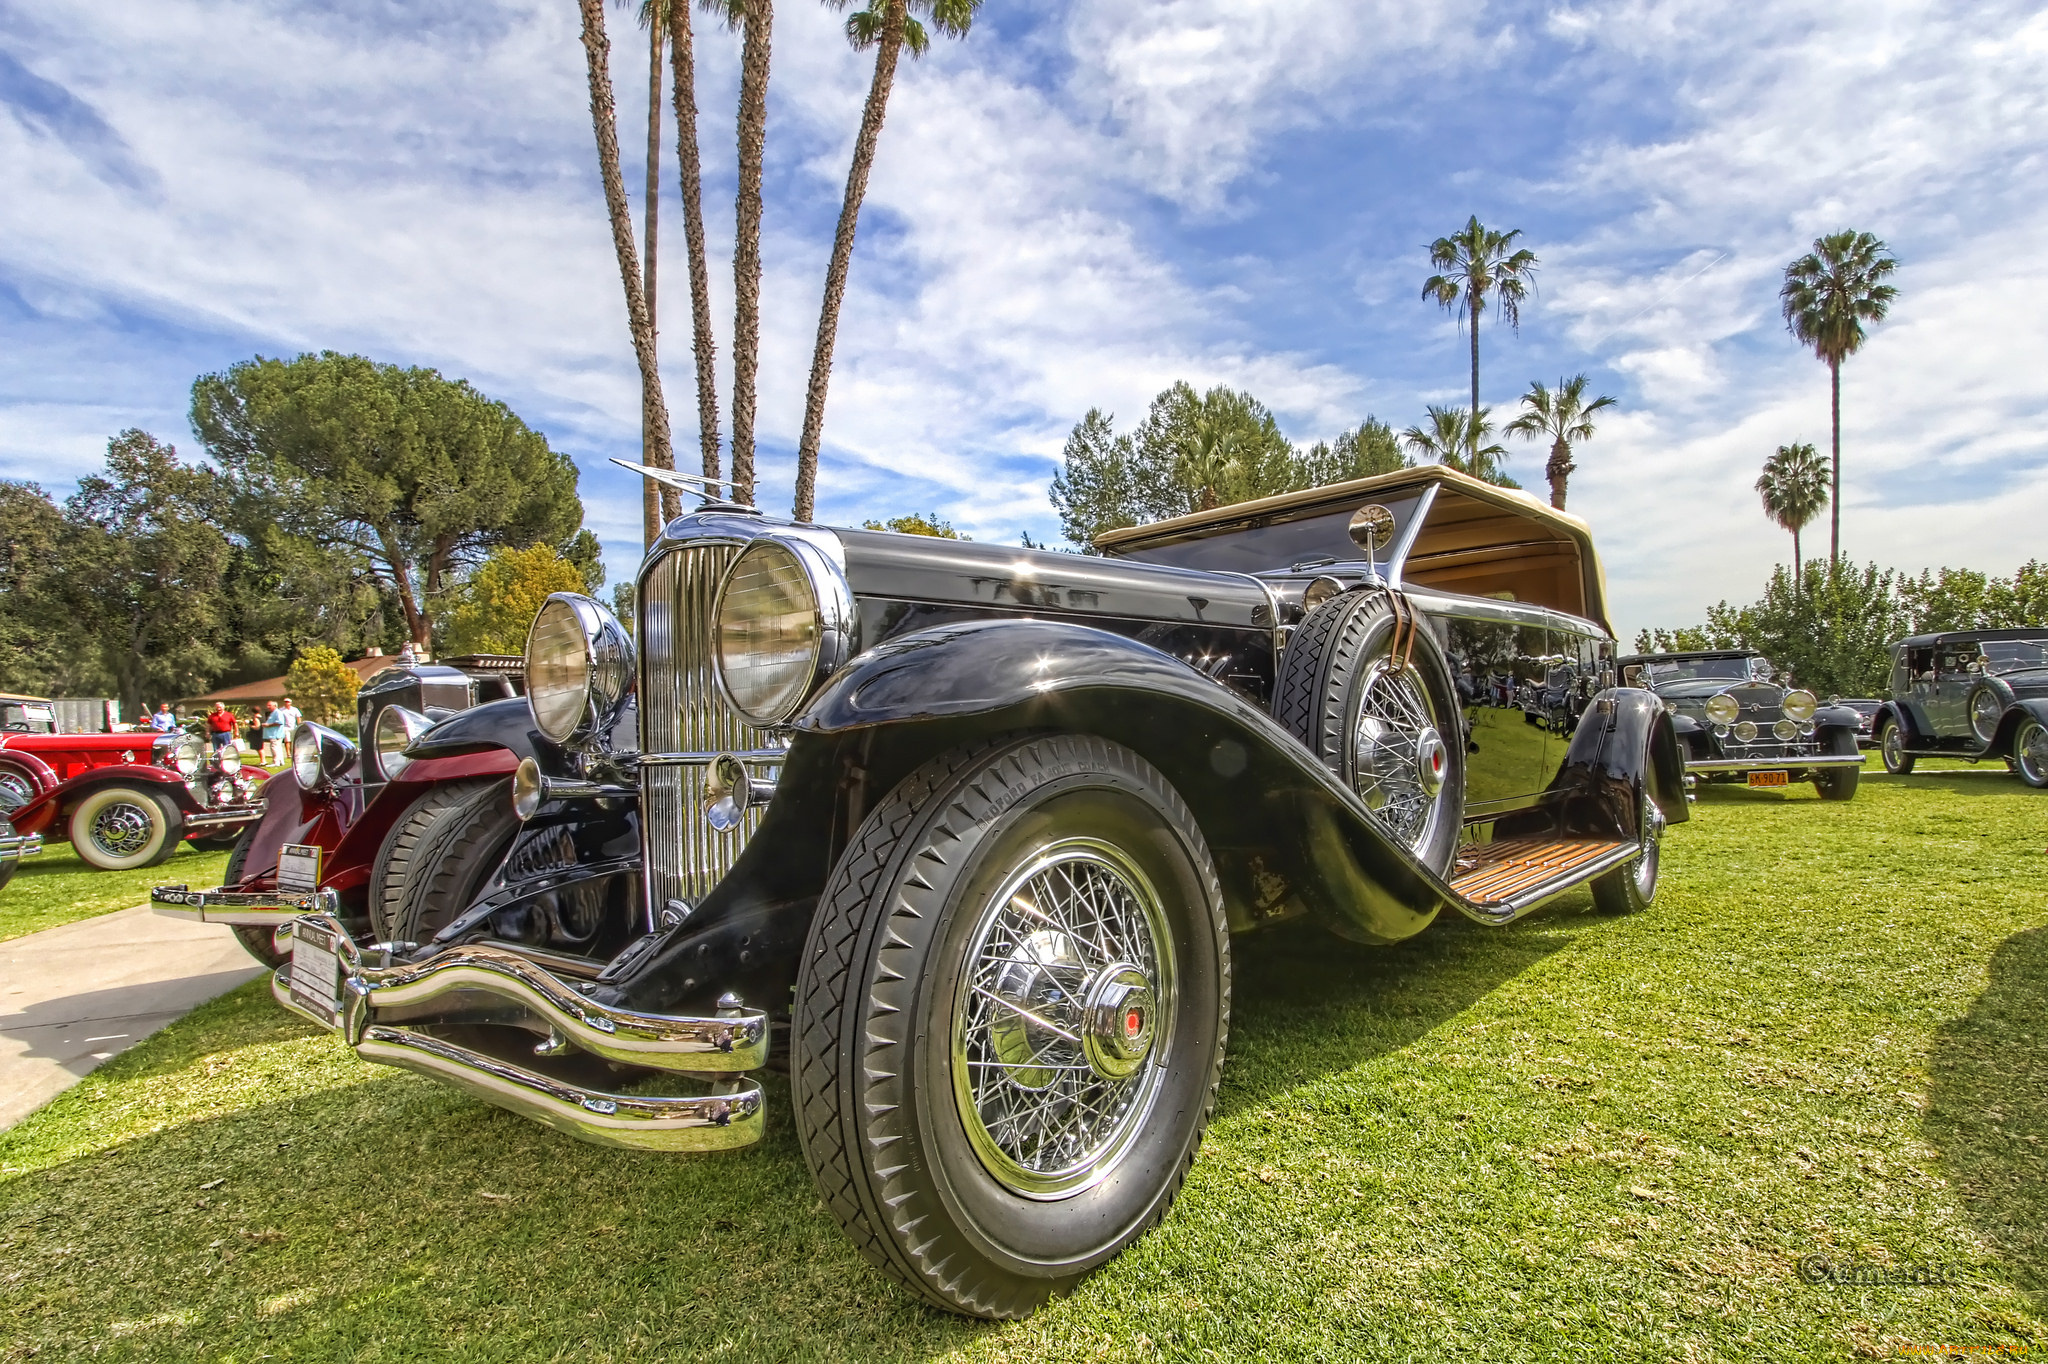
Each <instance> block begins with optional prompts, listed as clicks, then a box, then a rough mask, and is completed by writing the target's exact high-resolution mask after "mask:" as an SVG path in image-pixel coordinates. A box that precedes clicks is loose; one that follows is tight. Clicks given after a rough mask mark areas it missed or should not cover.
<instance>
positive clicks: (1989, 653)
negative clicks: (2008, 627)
mask: <svg viewBox="0 0 2048 1364" xmlns="http://www.w3.org/2000/svg"><path fill="white" fill-rule="evenodd" d="M1984 657H1986V658H1987V659H1990V660H1991V661H1990V662H1989V663H1988V664H1987V665H1986V670H1987V671H1990V672H1994V673H2010V672H2018V671H2019V670H2020V669H2022V668H2048V639H1987V640H1985V641H1984Z"/></svg>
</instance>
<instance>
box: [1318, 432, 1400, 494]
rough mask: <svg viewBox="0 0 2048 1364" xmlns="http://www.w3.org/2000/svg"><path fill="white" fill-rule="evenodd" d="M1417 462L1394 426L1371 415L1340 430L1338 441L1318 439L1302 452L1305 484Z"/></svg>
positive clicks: (1320, 484) (1321, 484) (1365, 475)
mask: <svg viewBox="0 0 2048 1364" xmlns="http://www.w3.org/2000/svg"><path fill="white" fill-rule="evenodd" d="M1414 463H1415V462H1414V461H1413V460H1411V459H1408V458H1406V457H1404V456H1403V455H1402V454H1401V441H1400V438H1399V437H1398V436H1396V435H1395V434H1394V429H1393V428H1392V427H1391V426H1388V425H1387V424H1386V423H1385V422H1383V421H1381V420H1380V419H1379V418H1378V417H1370V416H1369V417H1367V418H1366V419H1365V420H1364V421H1362V422H1360V423H1359V424H1358V425H1357V426H1356V427H1353V428H1352V429H1351V430H1348V431H1343V432H1340V433H1338V436H1337V439H1336V440H1335V441H1333V442H1329V443H1325V442H1323V441H1317V442H1316V443H1315V444H1314V445H1311V446H1310V447H1309V448H1308V449H1306V450H1304V451H1302V452H1301V471H1302V486H1303V487H1305V488H1321V487H1324V486H1326V485H1328V484H1331V483H1346V482H1349V481H1350V480H1352V479H1354V478H1371V477H1372V476H1373V475H1375V474H1390V473H1393V472H1394V471H1395V470H1396V469H1408V468H1412V467H1414Z"/></svg>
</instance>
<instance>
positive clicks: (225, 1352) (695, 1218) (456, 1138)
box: [0, 769, 2048, 1364]
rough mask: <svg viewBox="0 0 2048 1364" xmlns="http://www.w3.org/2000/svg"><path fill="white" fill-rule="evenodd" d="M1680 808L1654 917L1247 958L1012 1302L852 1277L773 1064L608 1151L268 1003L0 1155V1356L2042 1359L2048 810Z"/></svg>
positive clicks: (2015, 785)
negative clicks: (1190, 1051)
mask: <svg viewBox="0 0 2048 1364" xmlns="http://www.w3.org/2000/svg"><path fill="white" fill-rule="evenodd" d="M1695 815H1696V817H1695V818H1694V820H1693V821H1692V822H1691V823H1688V824H1685V825H1682V826H1679V827H1676V828H1674V829H1673V830H1672V831H1671V834H1670V838H1669V840H1668V842H1667V844H1666V854H1665V858H1666V860H1665V883H1664V887H1663V891H1662V894H1661V895H1660V897H1659V900H1658V903H1657V905H1656V906H1655V908H1654V909H1653V910H1652V911H1651V912H1649V913H1648V914H1645V915H1642V916H1639V917H1636V918H1632V919H1625V920H1611V919H1606V918H1602V917H1599V916H1597V915H1594V914H1592V913H1590V912H1589V908H1588V906H1589V897H1587V896H1586V895H1585V894H1584V893H1580V894H1578V895H1575V896H1571V897H1567V898H1565V899H1564V900H1562V901H1561V902H1559V903H1556V904H1554V905H1552V906H1550V907H1549V908H1548V909H1546V910H1544V911H1542V912H1540V913H1538V914H1537V915H1535V916H1533V917H1532V918H1530V919H1527V920H1525V921H1523V922H1521V923H1519V924H1516V925H1514V926H1512V927H1509V928H1507V929H1504V930H1489V929H1482V928H1477V927H1464V926H1460V925H1454V924H1446V925H1443V926H1441V927H1439V928H1438V929H1435V930H1432V931H1431V932H1429V933H1427V934H1424V935H1423V936H1422V937H1421V938H1420V939H1418V940H1416V941H1414V942H1411V943H1409V944H1406V945H1404V946H1402V947H1398V948H1394V949H1381V950H1372V949H1366V948H1354V947H1351V946H1348V945H1345V944H1342V943H1339V942H1336V941H1334V940H1332V939H1329V938H1327V937H1324V936H1322V935H1320V934H1317V933H1314V932H1311V931H1296V930H1288V931H1284V932H1282V933H1280V934H1278V935H1277V936H1273V937H1269V938H1265V939H1259V940H1253V941H1249V942H1245V943H1242V944H1240V946H1239V955H1238V963H1239V970H1238V992H1237V996H1236V1011H1235V1016H1234V1025H1235V1026H1234V1031H1233V1035H1232V1038H1231V1044H1232V1058H1231V1061H1230V1064H1229V1067H1228V1069H1227V1071H1226V1074H1225V1079H1224V1092H1223V1096H1222V1102H1221V1107H1220V1111H1219V1113H1218V1116H1217V1119H1216V1122H1215V1125H1214V1126H1213V1127H1212V1129H1211V1131H1210V1135H1209V1139H1208V1141H1207V1143H1206V1144H1205V1146H1204V1148H1203V1151H1202V1154H1201V1158H1200V1160H1199V1161H1198V1163H1197V1165H1196V1167H1195V1170H1194V1173H1193V1175H1192V1177H1191V1178H1190V1179H1189V1181H1188V1184H1187V1187H1186V1190H1185V1192H1184V1193H1183V1194H1182V1195H1181V1198H1180V1200H1179V1202H1178V1203H1177V1204H1176V1206H1175V1208H1174V1210H1173V1212H1172V1214H1171V1215H1170V1216H1169V1217H1168V1218H1167V1220H1166V1222H1165V1223H1164V1224H1163V1225H1162V1226H1161V1227H1160V1228H1159V1229H1158V1230H1157V1231H1155V1232H1153V1233H1152V1234H1151V1235H1149V1236H1147V1237H1146V1238H1145V1239H1144V1240H1143V1241H1142V1242H1140V1243H1139V1244H1138V1245H1137V1246H1136V1247H1135V1248H1133V1249H1132V1250H1131V1251H1130V1252H1128V1253H1127V1254H1125V1255H1124V1256H1123V1257H1122V1258H1121V1259H1120V1260H1118V1261H1117V1262H1115V1263H1114V1264H1112V1265H1110V1266H1108V1267H1107V1268H1106V1269H1104V1270H1103V1271H1102V1272H1100V1273H1099V1274H1097V1275H1096V1276H1095V1277H1093V1278H1092V1279H1090V1280H1089V1281H1088V1282H1086V1283H1085V1284H1084V1285H1082V1287H1081V1288H1080V1290H1079V1291H1078V1292H1077V1293H1075V1294H1074V1295H1073V1296H1072V1297H1071V1298H1068V1299H1066V1300H1064V1301H1061V1302H1058V1303H1055V1304H1053V1305H1052V1306H1051V1307H1049V1308H1048V1309H1047V1310H1045V1311H1044V1312H1042V1313H1041V1314H1040V1315H1039V1316H1037V1317H1036V1318H1034V1319H1033V1320H1031V1321H1028V1322H1022V1323H1016V1324H1012V1325H1005V1326H988V1325H982V1324H977V1323H972V1322H965V1321H961V1320H958V1319H955V1318H951V1317H948V1316H945V1315H943V1314H941V1313H938V1312H934V1311H929V1310H926V1309H924V1308H921V1307H919V1306H917V1305H915V1304H913V1303H912V1302H911V1301H910V1300H909V1299H908V1298H906V1297H905V1296H904V1295H903V1294H901V1293H900V1292H898V1291H896V1290H895V1289H894V1288H892V1287H891V1286H889V1285H888V1284H887V1283H886V1282H885V1281H884V1280H883V1279H882V1278H881V1277H880V1276H879V1275H878V1274H876V1273H875V1272H873V1271H871V1270H870V1269H868V1268H867V1267H866V1265H865V1264H864V1263H863V1262H862V1261H861V1260H860V1259H859V1258H858V1257H857V1256H856V1254H855V1253H854V1252H853V1250H852V1249H851V1247H850V1246H849V1245H848V1244H847V1243H846V1242H845V1241H844V1240H843V1239H842V1238H841V1236H840V1234H839V1232H838V1230H837V1228H836V1227H835V1226H834V1224H833V1223H832V1221H831V1219H830V1218H829V1217H828V1215H827V1214H826V1213H825V1211H824V1209H823V1208H822V1207H821V1205H820V1204H819V1201H818V1199H817V1196H816V1194H815V1193H814V1192H813V1190H812V1188H811V1183H810V1178H809V1176H808V1174H807V1173H806V1171H805V1169H804V1166H803V1162H802V1159H801V1157H800V1155H799V1153H798V1151H797V1146H796V1141H795V1138H794V1136H793V1134H792V1132H791V1128H790V1123H789V1121H788V1118H787V1114H786V1109H784V1108H783V1107H782V1105H783V1104H784V1103H785V1102H786V1090H785V1088H784V1087H783V1086H782V1085H781V1084H780V1083H779V1082H777V1083H774V1084H772V1085H771V1088H770V1094H771V1100H772V1101H773V1102H774V1103H775V1104H776V1105H777V1109H776V1113H775V1117H774V1119H773V1121H772V1127H771V1134H770V1136H769V1138H768V1140H767V1141H766V1142H765V1143H764V1144H763V1145H762V1146H760V1147H758V1148H756V1149H754V1150H752V1151H748V1152H742V1153H736V1154H734V1155H731V1156H723V1157H712V1158H697V1159H689V1158H675V1157H666V1158H665V1157H658V1156H634V1155H626V1154H619V1153H614V1152H606V1151H601V1150H597V1149H595V1148H592V1147H586V1146H582V1145H579V1144H576V1143H574V1142H571V1141H569V1140H567V1139H564V1138H561V1137H558V1136H556V1135H554V1134H553V1133H551V1132H549V1131H547V1130H545V1129H543V1128H540V1127H538V1126H535V1125H533V1124H530V1123H526V1122H523V1121H521V1120H519V1119H517V1118H514V1117H511V1116H510V1115H507V1114H504V1113H500V1112H498V1111H495V1110H493V1109H490V1108H488V1107H485V1106H483V1105H481V1104H478V1103H475V1102H472V1101H469V1100H466V1099H463V1098H460V1097H458V1096H456V1095H455V1094H453V1093H452V1092H450V1091H448V1090H445V1089H442V1088H440V1087H438V1086H435V1085H433V1084H431V1083H429V1082H427V1081H424V1080H421V1079H417V1078H414V1077H411V1076H408V1075H404V1074H400V1073H397V1072H393V1071H388V1070H383V1069H380V1068H377V1067H372V1066H369V1065H366V1064H364V1063H361V1062H359V1061H357V1060H355V1059H354V1058H353V1057H352V1056H349V1055H347V1054H345V1053H344V1052H343V1051H342V1050H341V1049H340V1048H339V1046H338V1045H337V1044H335V1043H334V1042H333V1041H332V1040H330V1039H329V1038H327V1037H325V1036H319V1035H315V1033H314V1031H313V1030H312V1029H311V1028H309V1027H307V1026H304V1025H302V1024H300V1023H297V1022H294V1021H292V1020H290V1019H289V1018H287V1017H286V1016H284V1015H283V1014H281V1013H280V1012H279V1011H278V1010H277V1009H276V1008H275V1007H274V1006H272V1005H271V1004H270V1003H269V1001H268V1000H267V999H266V998H265V997H264V995H263V994H262V993H261V990H260V987H250V988H247V989H244V990H241V991H238V992H236V993H235V994H232V995H229V996H227V997H226V998H224V999H222V1000H220V1001H217V1002H216V1003H215V1004H213V1005H210V1006H208V1007H207V1008H205V1009H202V1010H201V1011H200V1012H198V1013H196V1014H194V1015H193V1016H191V1017H190V1018H188V1019H187V1020H185V1021H184V1022H182V1023H180V1024H178V1025H176V1026H174V1027H172V1028H171V1029H169V1030H167V1031H166V1032H164V1033H163V1034H160V1035H159V1036H158V1037H157V1038H155V1039H153V1040H151V1041H149V1042H146V1043H144V1044H143V1045H141V1046H138V1047H136V1048H135V1049H134V1050H132V1051H129V1052H126V1053H124V1054H123V1055H121V1056H120V1057H118V1058H116V1059H115V1060H113V1061H112V1062H110V1063H109V1064H108V1065H106V1066H105V1067H103V1068H102V1069H101V1070H99V1071H97V1072H95V1073H94V1074H93V1075H92V1076H90V1077H88V1078H87V1079H86V1080H85V1081H84V1082H83V1083H82V1084H80V1085H79V1086H78V1087H77V1088H75V1089H73V1090H72V1091H71V1092H69V1093H68V1094H66V1095H64V1096H63V1097H62V1098H60V1099H58V1100H57V1101H56V1102H54V1103H53V1104H52V1105H50V1107H49V1108H47V1109H45V1110H43V1111H42V1112H40V1113H39V1114H37V1115H35V1116H34V1117H32V1118H30V1119H29V1120H28V1121H27V1122H26V1123H24V1124H23V1125H22V1126H20V1127H19V1128H17V1129H16V1130H14V1131H13V1132H10V1133H6V1134H4V1135H0V1359H26V1358H29V1357H31V1356H33V1357H34V1358H35V1359H37V1360H38V1361H42V1360H49V1359H69V1358H78V1357H85V1356H87V1355H90V1356H92V1357H94V1358H97V1359H109V1360H124V1359H191V1358H204V1359H220V1360H230V1359H232V1360H257V1359H265V1358H271V1359H296V1360H350V1361H366V1362H367V1361H387V1360H410V1359H420V1358H436V1359H440V1358H448V1359H459V1360H480V1361H481V1360H506V1359H536V1360H540V1359H545V1360H554V1359H569V1358H574V1359H577V1360H592V1361H609V1360H700V1359H701V1360H722V1359H731V1360H737V1361H748V1362H749V1364H751V1361H755V1360H782V1359H848V1360H871V1359H903V1360H917V1359H927V1358H944V1359H954V1358H957V1359H963V1360H1018V1361H1022V1360H1034V1361H1039V1360H1042V1361H1061V1362H1062V1364H1064V1361H1071V1360H1092V1359H1102V1360H1128V1359H1147V1358H1169V1359H1177V1360H1183V1359H1184V1360H1204V1359H1219V1358H1228V1359H1267V1358H1273V1359H1286V1360H1301V1361H1310V1360H1328V1361H1338V1360H1350V1359H1361V1358H1364V1359H1429V1360H1438V1359H1445V1358H1476V1359H1499V1360H1512V1361H1520V1360H1541V1359H1557V1360H1574V1361H1576V1360H1583V1359H1604V1358H1617V1359H1654V1360H1666V1359H1670V1360H1711V1359H1719V1360H1743V1361H1747V1360H1767V1359H1768V1360H1804V1359H1831V1358H1833V1359H1847V1358H1889V1357H1895V1356H1900V1355H1902V1354H1905V1353H1908V1352H1910V1351H1911V1350H1912V1349H1914V1348H1917V1347H1926V1346H1941V1345H1950V1346H1977V1347H1985V1346H1991V1347H2005V1348H2008V1349H2014V1350H2018V1349H2028V1348H2030V1349H2031V1350H2032V1352H2034V1353H2037V1354H2038V1353H2042V1352H2048V858H2044V852H2048V795H2044V794H2043V793H2040V792H2035V791H2030V790H2028V789H2026V788H2025V787H2023V786H2021V785H2020V783H2019V782H2017V781H2016V780H2014V779H2012V778H2011V777H2008V776H2005V775H2003V774H2002V773H1998V772H1995V771H1993V770H1991V769H1982V770H1977V771H1954V772H1945V771H1944V772H1934V773H1930V774H1928V775H1925V776H1919V777H1915V778H1911V779H1908V780H1906V781H1903V782H1901V781H1894V780H1889V779H1886V778H1884V777H1882V776H1873V777H1867V778H1866V780H1865V785H1864V787H1863V790H1862V792H1861V793H1860V794H1859V795H1858V797H1857V798H1856V800H1855V801H1854V802H1852V803H1848V804H1823V803H1821V802H1820V801H1818V800H1816V799H1814V798H1813V796H1812V793H1811V788H1796V789H1794V790H1792V791H1790V792H1786V793H1780V792H1768V793H1765V792H1758V793H1751V792H1747V791H1741V790H1727V789H1717V790H1709V791H1707V792H1706V793H1704V794H1703V795H1702V796H1701V799H1700V802H1699V804H1698V806H1697V807H1696V808H1695ZM1810 1255H1820V1256H1825V1257H1827V1258H1829V1259H1830V1260H1832V1261H1834V1262H1836V1263H1840V1264H1845V1265H1863V1266H1870V1267H1881V1266H1891V1267H1894V1268H1906V1267H1911V1266H1916V1265H1929V1266H1938V1267H1940V1272H1941V1273H1942V1274H1943V1275H1944V1276H1946V1277H1948V1278H1950V1279H1952V1280H1953V1281H1952V1282H1949V1283H1944V1284H1923V1285H1918V1286H1915V1285H1905V1284H1902V1285H1896V1286H1890V1287H1876V1286H1866V1287H1851V1286H1838V1285H1828V1284H1822V1285H1813V1284H1809V1283H1806V1282H1804V1281H1802V1279H1801V1278H1800V1277H1799V1275H1798V1273H1797V1270H1796V1267H1797V1265H1798V1263H1799V1261H1800V1260H1801V1259H1802V1257H1806V1256H1810ZM10 1350H11V1351H12V1353H11V1354H10V1353H9V1351H10Z"/></svg>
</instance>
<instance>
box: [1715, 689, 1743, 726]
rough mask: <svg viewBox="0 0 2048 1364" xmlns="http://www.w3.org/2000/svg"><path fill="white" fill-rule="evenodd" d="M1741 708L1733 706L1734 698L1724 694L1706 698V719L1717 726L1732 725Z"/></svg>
mask: <svg viewBox="0 0 2048 1364" xmlns="http://www.w3.org/2000/svg"><path fill="white" fill-rule="evenodd" d="M1741 713H1742V708H1741V707H1740V706H1738V705H1736V704H1735V698H1734V697H1732V696H1729V695H1726V694H1725V693H1724V694H1723V695H1720V696H1709V697H1708V698H1707V718H1708V719H1709V720H1712V721H1713V722H1714V723H1715V724H1717V725H1732V724H1734V723H1735V717H1736V716H1737V715H1740V714H1741Z"/></svg>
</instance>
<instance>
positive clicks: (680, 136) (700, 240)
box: [668, 0, 719, 478]
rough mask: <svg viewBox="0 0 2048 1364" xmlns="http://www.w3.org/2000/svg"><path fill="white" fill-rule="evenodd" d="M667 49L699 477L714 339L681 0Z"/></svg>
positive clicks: (710, 443)
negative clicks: (694, 365) (686, 266)
mask: <svg viewBox="0 0 2048 1364" xmlns="http://www.w3.org/2000/svg"><path fill="white" fill-rule="evenodd" d="M668 51H669V65H670V66H671V68H673V71H674V75H675V89H676V93H675V107H676V160H677V161H678V163H680V166H681V170H682V176H681V182H682V183H681V190H682V197H683V244H684V245H685V247H687V248H688V252H689V257H690V332H691V338H690V339H691V351H692V353H693V355H694V356H695V358H696V361H697V438H698V440H699V441H700V442H701V443H702V444H703V447H704V476H705V477H706V478H717V477H718V476H719V459H718V376H717V374H716V372H715V371H714V368H713V361H714V360H716V358H717V356H718V338H717V337H716V336H715V335H714V334H713V333H712V330H711V275H710V271H709V270H708V269H707V267H706V266H705V264H704V176H703V169H702V167H701V166H700V165H699V164H698V161H697V56H696V53H695V51H694V50H693V48H692V44H691V36H690V6H689V4H688V3H687V0H684V2H683V3H678V4H676V6H675V12H674V15H673V23H672V24H671V26H670V32H669V45H668Z"/></svg>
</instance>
